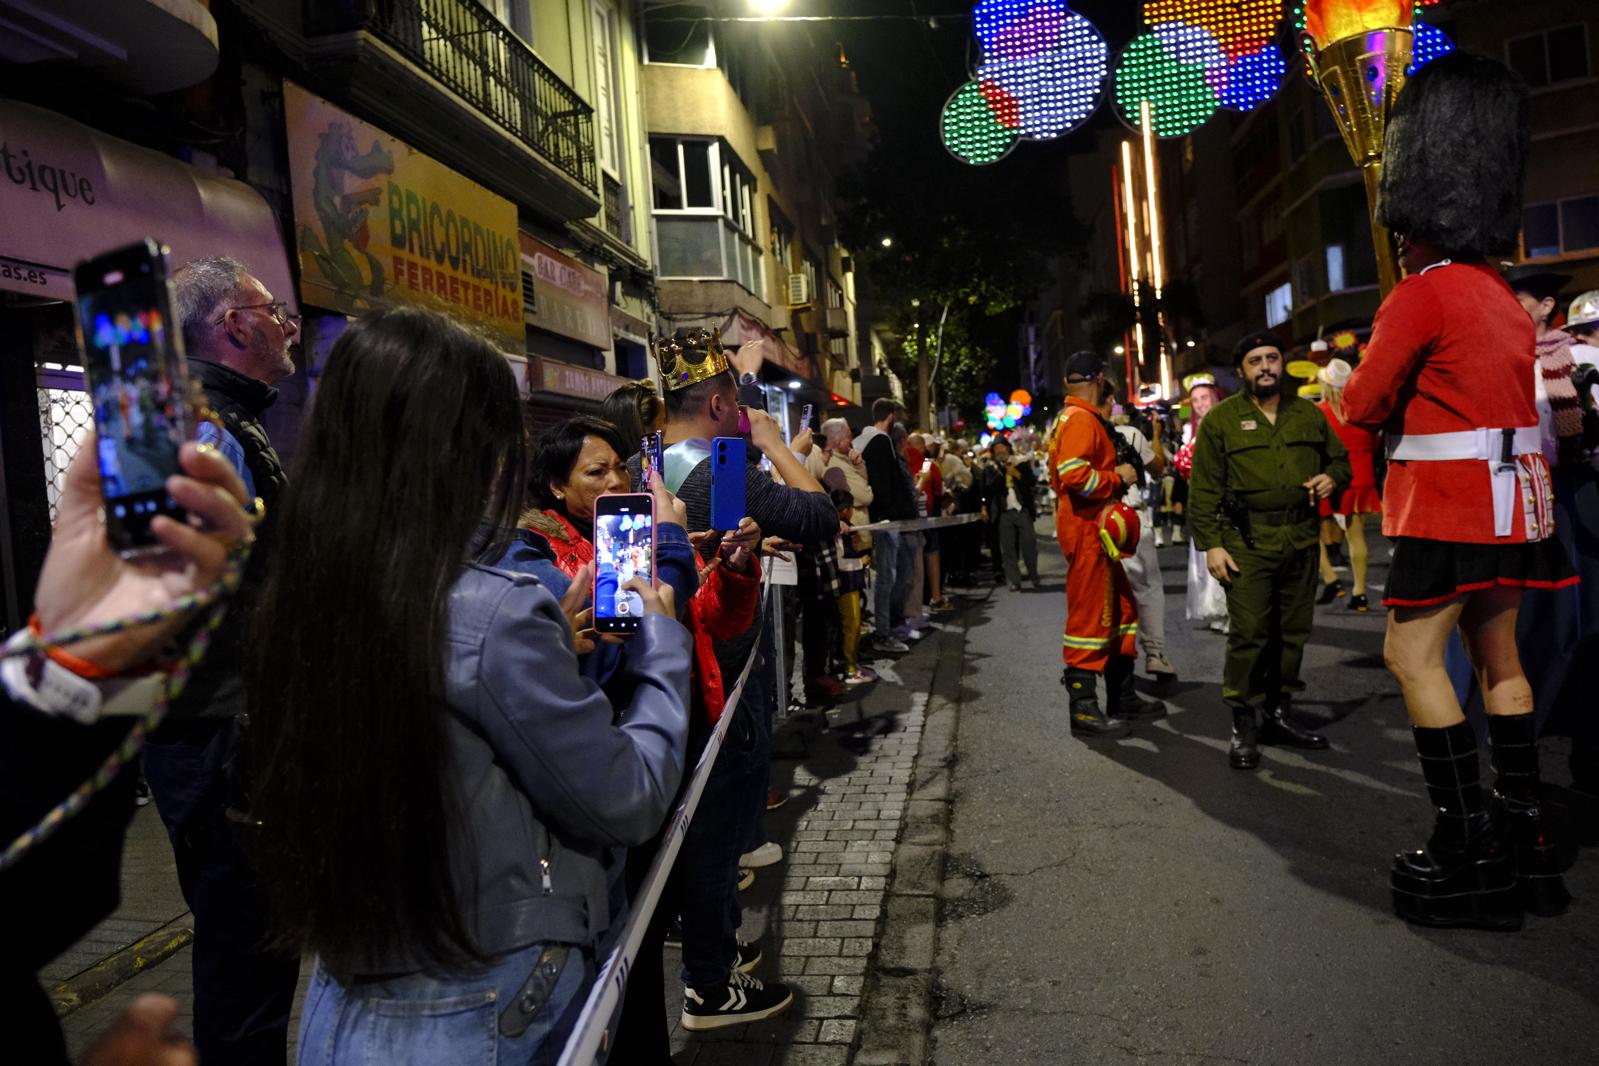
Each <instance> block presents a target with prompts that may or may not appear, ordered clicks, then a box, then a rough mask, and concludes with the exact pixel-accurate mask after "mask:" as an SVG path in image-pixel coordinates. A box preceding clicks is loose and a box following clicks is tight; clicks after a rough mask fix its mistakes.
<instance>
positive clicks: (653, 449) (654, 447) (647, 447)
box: [639, 430, 666, 489]
mask: <svg viewBox="0 0 1599 1066" xmlns="http://www.w3.org/2000/svg"><path fill="white" fill-rule="evenodd" d="M639 455H640V456H641V457H642V458H641V459H640V463H641V464H642V467H643V474H644V487H645V488H646V489H647V488H649V487H650V471H651V470H654V471H655V472H657V473H658V474H660V475H661V476H662V477H665V476H666V467H664V466H662V465H661V431H660V430H656V431H655V432H654V433H646V434H645V435H644V439H643V440H641V441H640V442H639Z"/></svg>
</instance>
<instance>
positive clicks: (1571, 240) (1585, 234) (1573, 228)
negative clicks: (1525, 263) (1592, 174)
mask: <svg viewBox="0 0 1599 1066" xmlns="http://www.w3.org/2000/svg"><path fill="white" fill-rule="evenodd" d="M1521 239H1522V243H1523V244H1524V245H1525V246H1526V250H1527V255H1528V257H1529V258H1531V257H1535V256H1541V255H1559V254H1560V253H1562V252H1577V251H1582V250H1583V249H1585V248H1595V247H1599V196H1578V197H1575V198H1573V199H1570V200H1559V201H1553V202H1549V203H1542V204H1529V205H1527V207H1526V209H1525V210H1523V211H1522V213H1521Z"/></svg>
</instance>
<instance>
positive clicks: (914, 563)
mask: <svg viewBox="0 0 1599 1066" xmlns="http://www.w3.org/2000/svg"><path fill="white" fill-rule="evenodd" d="M893 537H894V589H893V595H894V600H893V603H892V604H890V606H889V610H890V612H891V613H892V617H893V625H892V629H893V630H895V631H897V630H899V629H900V628H901V627H902V626H904V625H905V615H906V604H907V603H908V601H909V600H910V598H911V588H912V587H913V586H914V585H915V582H916V574H917V571H918V569H919V568H920V566H921V561H922V560H921V554H920V552H919V550H918V549H920V547H921V542H920V541H919V540H917V537H916V534H915V533H895V534H893ZM916 607H917V610H918V611H920V610H921V604H917V605H916Z"/></svg>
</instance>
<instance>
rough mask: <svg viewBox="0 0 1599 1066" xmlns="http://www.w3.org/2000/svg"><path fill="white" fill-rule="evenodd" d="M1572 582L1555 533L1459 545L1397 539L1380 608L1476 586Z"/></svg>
mask: <svg viewBox="0 0 1599 1066" xmlns="http://www.w3.org/2000/svg"><path fill="white" fill-rule="evenodd" d="M1576 583H1577V573H1576V571H1575V570H1573V569H1572V567H1571V561H1570V560H1569V559H1568V558H1566V552H1565V549H1564V548H1562V547H1561V544H1560V541H1559V540H1558V539H1557V538H1555V537H1549V538H1547V539H1545V540H1540V541H1534V542H1533V543H1531V544H1460V543H1457V542H1455V541H1452V540H1424V539H1422V538H1421V537H1399V538H1397V539H1396V540H1395V541H1394V561H1393V566H1392V567H1391V568H1390V569H1389V573H1388V588H1387V590H1386V594H1385V595H1384V596H1383V598H1382V603H1383V606H1384V607H1435V606H1437V605H1439V604H1443V603H1448V602H1450V601H1451V600H1454V599H1458V598H1459V597H1461V596H1464V595H1466V594H1468V593H1471V592H1476V591H1478V590H1480V589H1487V588H1493V587H1494V586H1495V585H1505V586H1509V587H1511V588H1522V589H1554V588H1563V587H1565V586H1567V585H1575V584H1576Z"/></svg>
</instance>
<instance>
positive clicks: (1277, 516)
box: [1188, 393, 1350, 551]
mask: <svg viewBox="0 0 1599 1066" xmlns="http://www.w3.org/2000/svg"><path fill="white" fill-rule="evenodd" d="M1317 474H1327V475H1329V476H1330V477H1331V478H1332V479H1333V482H1334V483H1335V484H1336V485H1337V486H1338V487H1339V488H1343V487H1345V486H1347V485H1348V484H1349V479H1350V468H1349V453H1348V452H1347V451H1346V450H1345V449H1344V446H1343V443H1342V442H1341V441H1339V439H1338V434H1337V433H1335V432H1334V431H1333V428H1332V426H1331V425H1330V424H1329V423H1328V422H1327V416H1326V415H1324V414H1322V413H1321V410H1320V408H1318V407H1317V406H1316V405H1315V404H1313V403H1311V402H1310V401H1309V400H1304V399H1301V398H1299V397H1297V396H1284V397H1283V398H1282V399H1281V400H1280V401H1279V402H1278V405H1277V420H1276V421H1275V422H1273V421H1272V420H1271V419H1269V418H1267V417H1266V415H1265V413H1264V412H1263V411H1261V409H1260V408H1259V407H1257V406H1256V405H1255V402H1254V401H1253V400H1252V399H1250V397H1249V396H1248V395H1247V394H1245V393H1239V394H1238V395H1236V396H1229V397H1228V398H1227V399H1225V400H1223V401H1221V402H1220V403H1218V404H1217V405H1216V406H1215V407H1212V408H1211V409H1210V411H1209V413H1208V414H1206V415H1205V418H1204V420H1203V421H1202V422H1200V424H1199V434H1198V436H1197V437H1196V438H1195V441H1194V469H1193V474H1192V476H1191V478H1190V481H1189V489H1188V521H1189V525H1190V527H1191V528H1192V530H1193V534H1194V545H1195V547H1197V548H1198V549H1199V550H1200V551H1208V550H1210V549H1211V548H1215V547H1218V546H1219V545H1221V543H1222V533H1223V530H1224V529H1228V530H1233V531H1236V525H1235V524H1234V523H1231V522H1229V520H1228V519H1227V518H1226V517H1225V516H1224V515H1223V513H1222V500H1223V497H1224V496H1226V497H1231V498H1233V499H1235V500H1236V501H1238V503H1239V504H1241V505H1242V508H1243V509H1244V510H1247V511H1248V512H1250V513H1251V515H1252V516H1253V517H1254V518H1255V521H1253V522H1252V523H1251V525H1252V528H1253V529H1254V531H1255V533H1256V534H1257V539H1273V540H1275V539H1278V538H1279V537H1280V536H1281V535H1283V534H1286V535H1287V537H1288V538H1289V539H1290V540H1291V542H1292V545H1293V547H1295V548H1302V547H1304V546H1305V545H1306V544H1314V543H1315V542H1316V530H1317V525H1318V522H1319V514H1318V511H1317V508H1316V507H1314V506H1312V505H1311V503H1310V499H1309V495H1308V493H1307V491H1306V489H1305V487H1304V484H1305V482H1306V481H1309V480H1310V479H1311V478H1313V477H1315V476H1316V475H1317ZM1278 530H1281V531H1283V533H1281V534H1280V533H1278V532H1277V531H1278Z"/></svg>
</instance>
